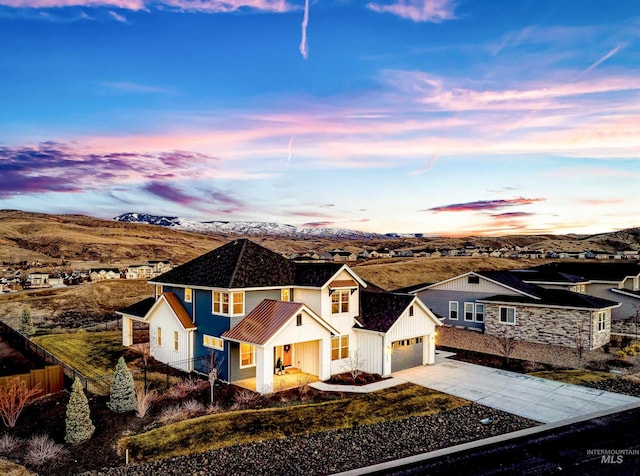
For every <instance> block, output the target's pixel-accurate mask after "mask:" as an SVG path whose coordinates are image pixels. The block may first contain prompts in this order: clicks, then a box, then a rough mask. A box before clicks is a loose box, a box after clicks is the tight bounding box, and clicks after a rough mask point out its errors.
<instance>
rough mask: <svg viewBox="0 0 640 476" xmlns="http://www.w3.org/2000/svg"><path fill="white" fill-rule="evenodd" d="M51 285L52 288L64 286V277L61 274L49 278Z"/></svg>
mask: <svg viewBox="0 0 640 476" xmlns="http://www.w3.org/2000/svg"><path fill="white" fill-rule="evenodd" d="M49 284H50V285H51V286H64V276H63V275H61V274H55V275H51V276H49Z"/></svg>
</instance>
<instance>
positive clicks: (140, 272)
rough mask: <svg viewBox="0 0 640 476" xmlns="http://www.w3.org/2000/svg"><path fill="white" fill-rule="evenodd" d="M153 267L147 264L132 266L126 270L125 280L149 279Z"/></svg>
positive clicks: (151, 275)
mask: <svg viewBox="0 0 640 476" xmlns="http://www.w3.org/2000/svg"><path fill="white" fill-rule="evenodd" d="M153 271H154V270H153V267H152V266H149V265H148V264H133V265H131V266H129V267H128V268H127V271H126V272H125V276H126V278H127V279H151V278H152V277H153V275H154V273H153Z"/></svg>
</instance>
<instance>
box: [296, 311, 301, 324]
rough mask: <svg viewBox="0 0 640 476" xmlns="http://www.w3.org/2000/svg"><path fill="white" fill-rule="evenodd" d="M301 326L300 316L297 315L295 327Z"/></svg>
mask: <svg viewBox="0 0 640 476" xmlns="http://www.w3.org/2000/svg"><path fill="white" fill-rule="evenodd" d="M301 325H302V314H298V315H297V316H296V326H301Z"/></svg>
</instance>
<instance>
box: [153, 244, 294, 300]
mask: <svg viewBox="0 0 640 476" xmlns="http://www.w3.org/2000/svg"><path fill="white" fill-rule="evenodd" d="M294 276H295V265H294V263H293V262H292V261H289V260H288V259H286V258H284V257H283V256H281V255H279V254H278V253H275V252H273V251H271V250H269V249H267V248H265V247H263V246H260V245H258V244H256V243H254V242H252V241H249V240H246V239H240V240H234V241H232V242H230V243H227V244H226V245H223V246H221V247H219V248H216V249H215V250H213V251H210V252H208V253H206V254H204V255H202V256H199V257H198V258H195V259H193V260H191V261H189V262H188V263H185V264H183V265H181V266H178V267H177V268H174V269H172V270H171V271H167V272H166V273H164V274H162V275H160V276H158V277H157V278H154V279H153V280H152V282H157V283H169V284H180V285H185V286H205V287H211V288H224V289H226V288H253V287H262V286H283V285H288V284H292V283H293V281H294Z"/></svg>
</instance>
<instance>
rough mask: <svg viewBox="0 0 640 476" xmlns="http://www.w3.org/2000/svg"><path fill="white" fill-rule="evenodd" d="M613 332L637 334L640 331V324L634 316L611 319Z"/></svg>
mask: <svg viewBox="0 0 640 476" xmlns="http://www.w3.org/2000/svg"><path fill="white" fill-rule="evenodd" d="M611 332H613V333H615V334H629V335H636V333H640V324H638V325H636V323H635V322H634V318H631V319H624V320H618V319H615V320H613V321H611Z"/></svg>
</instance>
